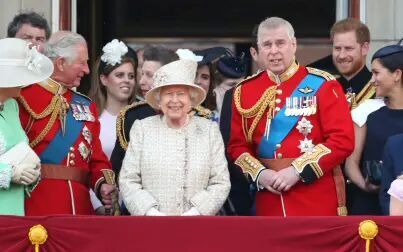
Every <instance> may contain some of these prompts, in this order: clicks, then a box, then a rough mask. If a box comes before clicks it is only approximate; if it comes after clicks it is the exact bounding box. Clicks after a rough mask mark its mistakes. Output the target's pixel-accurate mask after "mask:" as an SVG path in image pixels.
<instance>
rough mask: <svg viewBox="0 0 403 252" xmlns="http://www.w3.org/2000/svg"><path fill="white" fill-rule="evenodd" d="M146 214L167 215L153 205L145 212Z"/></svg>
mask: <svg viewBox="0 0 403 252" xmlns="http://www.w3.org/2000/svg"><path fill="white" fill-rule="evenodd" d="M146 216H167V215H166V214H164V213H162V212H160V211H158V210H157V209H156V208H155V207H152V208H150V209H149V210H148V211H147V212H146Z"/></svg>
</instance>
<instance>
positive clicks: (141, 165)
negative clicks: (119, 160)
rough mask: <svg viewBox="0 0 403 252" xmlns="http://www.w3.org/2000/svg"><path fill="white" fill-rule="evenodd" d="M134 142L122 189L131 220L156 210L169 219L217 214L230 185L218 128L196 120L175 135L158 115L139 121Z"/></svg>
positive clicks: (125, 164)
mask: <svg viewBox="0 0 403 252" xmlns="http://www.w3.org/2000/svg"><path fill="white" fill-rule="evenodd" d="M130 139H131V141H130V143H129V147H128V149H127V152H126V156H125V158H124V160H123V165H122V170H121V172H120V177H119V185H120V190H121V193H122V195H123V201H124V203H125V205H126V207H127V209H128V210H129V212H130V213H131V214H132V215H145V213H146V212H147V211H148V210H149V209H150V208H152V207H155V208H156V209H158V210H159V211H161V212H163V213H165V214H167V215H181V214H182V213H184V212H185V211H187V210H189V209H190V208H191V207H195V208H196V209H197V210H198V211H199V212H200V213H201V214H202V215H215V214H216V213H217V212H218V211H219V209H220V208H221V206H222V205H223V204H224V202H225V200H226V198H227V196H228V193H229V190H230V186H231V185H230V180H229V173H228V168H227V161H226V159H225V154H224V144H223V140H222V137H221V134H220V131H219V129H218V125H217V124H216V123H215V122H212V121H209V120H207V119H205V118H201V117H197V116H194V117H191V118H190V122H189V124H188V125H187V126H186V127H185V128H183V129H172V128H169V127H168V125H167V124H166V121H165V118H164V117H163V116H160V115H157V116H152V117H148V118H146V119H143V120H137V121H135V122H134V124H133V127H132V129H131V131H130Z"/></svg>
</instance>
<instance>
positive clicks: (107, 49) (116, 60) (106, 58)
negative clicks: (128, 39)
mask: <svg viewBox="0 0 403 252" xmlns="http://www.w3.org/2000/svg"><path fill="white" fill-rule="evenodd" d="M102 51H103V54H102V56H101V60H102V61H103V62H105V63H106V64H107V65H111V66H114V65H116V64H120V63H121V62H122V57H123V56H124V55H125V54H126V53H127V52H128V49H127V46H126V45H125V43H123V42H122V41H119V40H117V39H114V40H112V41H111V42H109V43H108V44H106V45H105V46H104V47H103V48H102Z"/></svg>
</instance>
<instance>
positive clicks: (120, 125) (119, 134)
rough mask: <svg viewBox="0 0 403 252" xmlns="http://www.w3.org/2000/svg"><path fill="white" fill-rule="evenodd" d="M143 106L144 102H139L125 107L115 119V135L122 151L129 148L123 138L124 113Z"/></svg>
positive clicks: (124, 137)
mask: <svg viewBox="0 0 403 252" xmlns="http://www.w3.org/2000/svg"><path fill="white" fill-rule="evenodd" d="M143 104H146V102H144V101H140V102H134V103H132V104H130V105H127V106H126V107H124V108H123V109H122V110H121V111H120V112H119V115H118V118H117V119H116V134H117V137H118V139H119V144H120V147H122V149H124V150H125V151H126V150H127V147H128V146H129V144H128V143H127V139H126V136H125V132H124V126H125V116H126V113H127V111H129V110H130V109H133V108H135V107H137V106H140V105H143Z"/></svg>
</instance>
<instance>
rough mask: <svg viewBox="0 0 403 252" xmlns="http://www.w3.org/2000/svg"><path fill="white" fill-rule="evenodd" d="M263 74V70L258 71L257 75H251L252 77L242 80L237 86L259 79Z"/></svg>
mask: <svg viewBox="0 0 403 252" xmlns="http://www.w3.org/2000/svg"><path fill="white" fill-rule="evenodd" d="M263 72H264V71H263V70H258V71H257V72H256V73H255V74H253V75H250V76H248V77H246V78H245V79H243V80H241V81H240V82H239V83H238V84H236V86H239V85H242V84H244V83H245V82H247V81H250V80H253V79H255V78H257V77H258V76H259V75H260V74H261V73H263Z"/></svg>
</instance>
